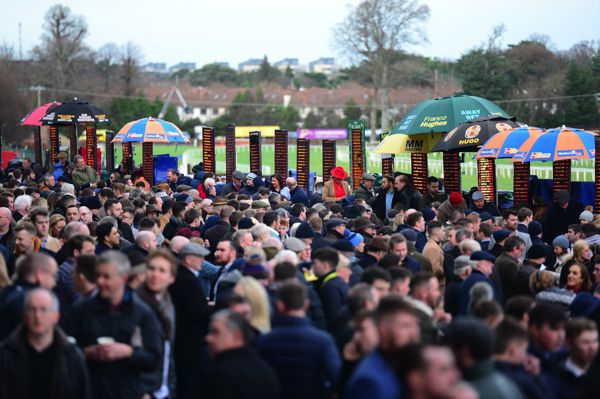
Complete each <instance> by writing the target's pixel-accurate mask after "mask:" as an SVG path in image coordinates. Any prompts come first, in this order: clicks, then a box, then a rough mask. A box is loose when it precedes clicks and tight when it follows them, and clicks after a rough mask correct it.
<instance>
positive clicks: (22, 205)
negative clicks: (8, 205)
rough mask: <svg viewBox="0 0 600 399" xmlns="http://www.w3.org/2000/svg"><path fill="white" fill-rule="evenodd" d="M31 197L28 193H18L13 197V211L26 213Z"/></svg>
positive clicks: (29, 206)
mask: <svg viewBox="0 0 600 399" xmlns="http://www.w3.org/2000/svg"><path fill="white" fill-rule="evenodd" d="M32 201H33V198H31V197H30V196H29V195H25V194H23V195H19V196H18V197H17V198H15V211H17V212H19V213H20V214H21V215H27V214H28V213H29V208H31V202H32Z"/></svg>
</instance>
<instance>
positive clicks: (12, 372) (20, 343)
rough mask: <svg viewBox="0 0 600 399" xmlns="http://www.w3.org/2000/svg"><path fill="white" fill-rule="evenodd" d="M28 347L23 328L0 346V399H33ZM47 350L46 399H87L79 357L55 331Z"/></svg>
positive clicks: (85, 378)
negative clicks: (50, 363) (49, 361)
mask: <svg viewBox="0 0 600 399" xmlns="http://www.w3.org/2000/svg"><path fill="white" fill-rule="evenodd" d="M28 346H29V343H28V342H27V338H26V331H25V329H24V328H23V327H20V328H18V329H17V330H16V331H15V332H14V333H13V334H12V335H11V336H10V338H8V339H7V340H6V341H4V342H3V343H2V344H0V376H2V377H1V379H2V383H1V384H0V399H12V398H19V399H29V398H31V399H33V396H32V392H31V387H32V386H33V385H34V384H35V383H36V381H35V380H32V378H31V374H30V373H31V371H30V369H29V361H28V357H29V356H28V349H27V347H28ZM51 350H52V351H53V352H54V353H53V367H52V368H51V369H50V370H47V372H48V373H51V376H50V391H49V392H48V397H49V398H52V399H79V398H82V399H89V398H91V392H90V380H89V376H88V371H87V367H86V365H85V361H84V359H83V356H82V354H81V352H80V351H79V350H78V349H77V347H76V346H75V345H73V344H72V343H70V342H69V341H68V340H67V337H66V335H65V334H64V333H63V332H62V331H61V330H60V329H59V328H57V329H55V330H54V341H53V342H52V345H51Z"/></svg>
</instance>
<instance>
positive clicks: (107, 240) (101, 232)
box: [96, 223, 121, 248]
mask: <svg viewBox="0 0 600 399" xmlns="http://www.w3.org/2000/svg"><path fill="white" fill-rule="evenodd" d="M96 237H97V238H98V242H99V243H104V244H106V245H107V246H109V247H110V248H115V247H117V246H118V245H119V242H120V238H121V235H120V234H119V230H117V227H116V226H115V225H114V224H112V223H101V224H99V225H98V227H96Z"/></svg>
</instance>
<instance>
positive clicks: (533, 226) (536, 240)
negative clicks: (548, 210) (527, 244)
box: [527, 220, 556, 268]
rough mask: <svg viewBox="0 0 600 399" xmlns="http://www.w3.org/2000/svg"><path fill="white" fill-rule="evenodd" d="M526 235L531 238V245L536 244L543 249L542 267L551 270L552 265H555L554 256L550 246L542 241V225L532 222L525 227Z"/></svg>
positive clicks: (535, 221)
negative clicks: (543, 260)
mask: <svg viewBox="0 0 600 399" xmlns="http://www.w3.org/2000/svg"><path fill="white" fill-rule="evenodd" d="M527 233H529V236H530V237H531V244H532V245H533V244H538V245H541V246H543V247H544V249H545V251H546V261H545V262H544V265H546V267H547V268H552V266H554V263H556V256H554V250H553V249H552V246H550V245H548V244H546V243H545V242H544V240H542V235H543V234H544V229H543V227H542V224H541V223H540V222H538V221H537V220H534V221H532V222H531V223H529V225H528V226H527Z"/></svg>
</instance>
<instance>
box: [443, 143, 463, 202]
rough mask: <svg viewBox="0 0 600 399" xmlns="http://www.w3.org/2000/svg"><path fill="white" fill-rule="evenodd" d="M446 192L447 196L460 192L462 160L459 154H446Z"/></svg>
mask: <svg viewBox="0 0 600 399" xmlns="http://www.w3.org/2000/svg"><path fill="white" fill-rule="evenodd" d="M444 190H445V191H446V194H450V193H453V192H460V160H459V154H458V153H457V152H445V153H444Z"/></svg>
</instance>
